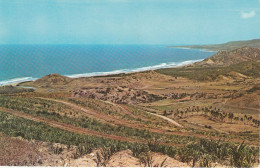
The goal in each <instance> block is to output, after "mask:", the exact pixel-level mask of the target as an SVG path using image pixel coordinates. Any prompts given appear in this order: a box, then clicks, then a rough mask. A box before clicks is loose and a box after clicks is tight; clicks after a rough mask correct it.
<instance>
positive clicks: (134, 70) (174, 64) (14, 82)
mask: <svg viewBox="0 0 260 168" xmlns="http://www.w3.org/2000/svg"><path fill="white" fill-rule="evenodd" d="M202 60H203V59H198V60H187V61H183V62H169V63H161V64H158V65H153V66H147V67H140V68H132V69H120V70H113V71H108V72H90V73H82V74H69V75H67V74H65V75H64V74H61V75H63V76H66V77H69V78H82V77H99V76H108V75H118V74H130V73H137V72H144V71H150V70H157V69H163V68H175V67H182V66H187V65H191V64H193V63H196V62H200V61H202ZM46 75H47V74H46ZM39 78H41V77H39ZM39 78H33V77H21V78H15V79H10V80H4V81H0V87H1V86H7V85H9V86H10V85H12V86H17V85H20V84H22V83H26V82H32V81H35V80H37V79H39Z"/></svg>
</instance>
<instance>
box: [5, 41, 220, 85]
mask: <svg viewBox="0 0 260 168" xmlns="http://www.w3.org/2000/svg"><path fill="white" fill-rule="evenodd" d="M213 54H215V52H213V51H205V50H197V49H181V48H169V47H167V46H162V45H0V85H6V84H11V83H17V82H23V81H28V80H35V79H37V78H40V77H43V76H45V75H48V74H51V73H58V74H61V75H65V76H68V77H72V78H75V77H84V76H96V75H108V74H116V73H123V72H138V71H144V70H151V69H158V68H166V67H174V66H180V65H185V64H189V63H192V62H196V61H200V60H203V59H205V58H207V57H209V56H211V55H213Z"/></svg>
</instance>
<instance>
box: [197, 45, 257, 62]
mask: <svg viewBox="0 0 260 168" xmlns="http://www.w3.org/2000/svg"><path fill="white" fill-rule="evenodd" d="M257 60H260V48H250V47H243V48H238V49H235V50H232V51H219V52H218V53H217V54H215V55H213V56H211V57H209V58H206V59H205V60H203V61H202V62H199V63H195V64H194V65H198V66H229V65H232V64H238V63H241V62H245V61H257Z"/></svg>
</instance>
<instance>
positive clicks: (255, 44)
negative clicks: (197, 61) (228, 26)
mask: <svg viewBox="0 0 260 168" xmlns="http://www.w3.org/2000/svg"><path fill="white" fill-rule="evenodd" d="M169 47H177V48H191V49H205V50H211V51H221V50H223V51H230V50H234V49H237V48H241V47H251V48H260V39H253V40H247V41H231V42H227V43H223V44H214V45H187V46H169Z"/></svg>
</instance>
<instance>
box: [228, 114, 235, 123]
mask: <svg viewBox="0 0 260 168" xmlns="http://www.w3.org/2000/svg"><path fill="white" fill-rule="evenodd" d="M228 118H229V119H230V120H231V123H232V120H233V118H234V114H233V113H228Z"/></svg>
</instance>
